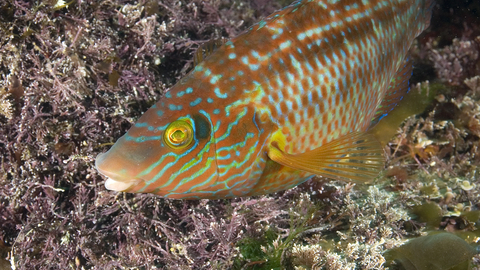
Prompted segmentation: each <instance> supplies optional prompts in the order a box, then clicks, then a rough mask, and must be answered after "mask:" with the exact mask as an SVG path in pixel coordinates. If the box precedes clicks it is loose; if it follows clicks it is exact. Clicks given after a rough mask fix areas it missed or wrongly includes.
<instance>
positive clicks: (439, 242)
mask: <svg viewBox="0 0 480 270" xmlns="http://www.w3.org/2000/svg"><path fill="white" fill-rule="evenodd" d="M387 254H388V255H389V256H390V257H391V258H390V259H395V260H398V261H400V263H401V264H402V266H403V267H404V268H405V269H406V270H464V269H471V266H470V265H471V262H470V261H471V258H472V257H473V256H474V255H475V254H477V251H476V250H475V248H473V247H472V246H470V245H469V244H468V243H467V242H465V240H463V239H462V238H461V237H458V236H456V235H454V234H452V233H447V232H440V233H433V234H430V235H426V236H421V237H418V238H415V239H413V240H411V241H408V242H407V243H406V244H404V245H402V246H400V247H397V248H394V249H392V250H389V251H388V252H387Z"/></svg>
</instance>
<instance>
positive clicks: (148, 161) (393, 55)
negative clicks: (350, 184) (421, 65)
mask: <svg viewBox="0 0 480 270" xmlns="http://www.w3.org/2000/svg"><path fill="white" fill-rule="evenodd" d="M432 5H433V2H432V0H385V1H379V0H304V1H298V2H295V3H293V4H291V5H290V6H288V7H286V8H284V9H283V10H281V11H278V12H276V13H273V14H272V15H270V16H268V17H267V18H265V19H264V20H262V21H260V22H259V23H257V24H256V25H254V26H252V27H250V28H249V29H248V30H247V31H246V32H245V33H243V34H241V35H239V36H238V37H236V38H233V39H231V40H230V41H228V42H226V43H225V44H224V45H223V46H221V47H220V48H218V49H217V50H216V51H215V52H214V53H212V54H211V55H209V56H208V57H207V58H206V59H205V60H204V61H203V62H201V63H199V64H198V65H197V66H195V68H194V69H193V70H192V71H191V72H190V73H189V74H188V75H186V76H185V77H184V78H182V79H181V80H180V81H179V82H178V83H177V84H176V85H175V86H173V87H172V88H171V89H170V91H168V92H167V93H166V94H165V96H164V97H163V98H162V99H161V100H160V101H159V102H158V103H157V104H155V105H154V106H153V107H152V108H151V109H149V110H148V111H147V112H146V113H145V114H144V115H143V116H142V117H141V118H140V119H139V120H138V122H137V123H136V124H135V125H134V126H133V127H132V128H131V129H130V130H129V131H128V133H127V134H126V135H124V136H123V137H121V138H120V139H119V140H118V141H117V143H116V144H115V145H114V146H113V147H112V148H111V149H110V150H109V151H108V152H107V153H105V154H101V155H99V157H98V158H97V161H96V166H97V168H98V170H99V171H100V172H101V173H102V174H104V175H106V176H108V177H109V179H108V180H107V183H106V186H107V188H109V189H113V190H118V191H126V192H149V193H155V194H159V195H162V196H165V197H169V198H177V199H199V198H211V199H214V198H232V197H238V196H251V195H260V194H266V193H271V192H276V191H280V190H284V189H288V188H291V187H294V186H296V185H298V184H300V183H302V182H304V181H306V180H308V179H309V178H311V177H312V176H313V175H314V174H313V173H312V172H317V171H316V169H312V170H310V171H306V170H303V169H299V168H304V167H305V168H306V167H309V166H310V165H308V164H309V163H308V162H309V160H310V159H312V160H313V159H315V157H316V155H315V153H327V154H328V155H330V154H331V153H337V152H338V151H340V152H341V151H345V149H344V150H338V149H341V145H342V144H345V145H349V143H352V145H354V144H356V143H357V142H359V141H365V140H364V139H362V138H363V137H361V136H362V135H357V132H359V134H363V132H365V131H366V130H367V129H368V128H369V126H370V125H371V124H372V119H374V118H375V117H377V119H379V118H380V117H381V116H382V115H383V114H385V113H382V114H381V115H380V116H376V113H377V112H378V109H379V107H380V104H381V103H382V100H383V99H384V97H385V95H386V94H387V95H388V93H387V92H389V91H397V90H398V91H399V93H400V94H396V95H397V96H399V97H400V98H401V94H402V93H403V92H402V91H401V89H397V88H395V87H392V80H393V79H394V78H395V76H397V75H396V74H397V72H399V70H402V69H403V67H408V66H410V67H411V63H408V61H407V60H406V59H407V53H408V49H409V48H410V46H411V44H412V42H413V40H414V38H415V37H416V36H417V35H418V34H420V33H421V32H422V31H423V30H424V29H425V28H426V27H428V24H429V20H430V16H431V9H432ZM403 70H404V71H403V73H402V74H404V75H402V76H400V75H399V76H400V80H404V81H405V82H406V81H407V80H408V77H409V75H410V74H406V73H408V72H406V71H405V70H408V71H409V72H411V69H409V68H407V69H403ZM405 74H406V75H405ZM393 84H394V85H397V84H398V85H401V84H399V83H398V82H396V83H393ZM403 85H407V84H405V83H404V84H403ZM389 86H390V87H389ZM392 88H395V89H392ZM389 89H390V90H389ZM392 104H393V106H390V105H392ZM394 105H395V104H394V103H389V104H387V105H386V107H391V108H393V107H394ZM171 123H178V124H179V125H180V127H181V128H185V130H189V129H190V128H191V142H189V144H188V145H187V146H179V148H178V149H177V148H175V147H177V146H173V148H172V147H169V145H167V143H166V141H165V140H170V139H171V140H173V141H174V143H175V142H176V140H178V141H181V140H183V139H185V138H187V137H188V136H189V135H188V134H187V133H188V132H186V133H185V132H183V131H178V130H177V129H172V132H171V133H172V134H174V135H172V137H171V138H170V137H168V136H169V135H165V134H166V133H168V132H170V130H168V128H169V126H170V124H171ZM185 123H186V124H185ZM175 132H177V133H175ZM165 136H167V139H166V137H165ZM175 136H176V137H175ZM348 136H350V137H348ZM347 137H348V138H350V139H349V140H347V139H345V140H343V138H347ZM189 138H190V137H189ZM352 140H353V141H352ZM332 142H339V143H338V144H337V145H336V146H331V145H332V144H331V143H332ZM329 143H330V144H329ZM323 146H325V147H326V146H328V147H329V148H328V149H327V150H322V147H323ZM181 147H184V148H181ZM277 148H278V151H279V152H278V151H277V150H275V149H277ZM359 148H368V147H356V148H355V147H354V146H352V148H351V149H353V150H352V151H354V152H355V151H356V149H357V150H358V149H359ZM318 149H320V150H321V151H320V150H318ZM332 149H333V150H332ZM335 149H337V150H335ZM275 151H277V152H275ZM315 151H317V152H315ZM318 151H320V152H318ZM322 151H323V152H322ZM335 151H337V152H335ZM340 152H339V153H340ZM274 153H280V154H279V155H276V154H274ZM303 154H304V155H303ZM296 155H297V156H296ZM302 155H303V156H302ZM325 155H326V154H325ZM362 155H366V154H365V153H363V154H362V153H360V154H359V156H362ZM337 156H339V157H341V156H346V154H339V155H337ZM302 157H303V158H302ZM296 158H299V159H300V161H302V162H303V161H305V162H304V163H305V164H306V165H305V166H304V167H300V165H298V166H296V164H295V162H290V161H289V160H296ZM321 158H322V157H319V159H321ZM331 159H332V160H339V159H340V158H331ZM289 162H290V163H289ZM312 162H313V161H312ZM315 162H317V163H316V164H319V163H318V160H317V161H315ZM332 162H334V161H332ZM355 162H356V161H355ZM355 162H354V163H355ZM347 163H348V162H347ZM347 163H345V164H347ZM350 163H352V162H350ZM350 163H348V164H350ZM368 163H371V162H370V161H367V162H365V164H367V165H366V166H367V167H368ZM329 164H330V163H329ZM290 165H291V166H290ZM332 166H333V165H332ZM342 166H343V165H342ZM342 166H339V168H344V167H345V166H346V167H345V173H346V174H347V173H349V171H348V170H350V167H348V166H354V165H351V164H350V165H345V166H344V167H342ZM327 167H328V166H327ZM360 169H361V168H360ZM341 170H342V169H329V168H326V169H325V170H324V171H325V176H327V177H329V176H330V175H332V177H333V178H335V174H337V175H338V174H339V173H338V172H337V171H341ZM331 171H335V172H333V173H331V174H329V172H331ZM340 174H341V172H340ZM336 178H339V179H342V177H340V176H339V177H336ZM347 178H348V177H347Z"/></svg>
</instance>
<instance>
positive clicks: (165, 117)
mask: <svg viewBox="0 0 480 270" xmlns="http://www.w3.org/2000/svg"><path fill="white" fill-rule="evenodd" d="M173 92H176V91H173ZM166 96H167V97H171V96H172V93H167V95H166ZM191 98H193V100H196V98H195V97H191ZM187 102H188V100H187ZM175 103H176V104H184V103H185V100H181V99H180V98H177V99H170V100H169V99H168V98H167V100H161V101H159V102H158V103H157V104H155V105H154V106H153V107H152V108H150V109H149V110H147V112H145V114H144V115H142V117H140V119H139V120H138V122H137V123H135V124H134V125H133V126H132V127H131V129H130V130H129V131H128V132H127V133H126V134H125V135H123V136H122V137H121V138H120V139H119V140H118V141H117V142H116V143H115V144H114V145H113V146H112V148H111V149H110V150H108V151H107V152H106V153H102V154H100V155H98V157H97V159H96V161H95V166H96V168H97V170H98V171H99V172H100V173H101V174H103V175H105V176H106V177H108V179H107V180H106V182H105V187H106V188H107V189H109V190H114V191H123V192H133V193H137V192H139V193H154V194H157V195H161V196H164V197H168V198H176V199H198V198H204V197H208V194H210V193H209V192H210V189H209V183H212V182H213V183H214V182H216V180H217V178H218V171H217V164H216V155H215V139H214V136H213V126H212V122H211V120H210V116H209V114H208V113H206V112H205V110H203V109H202V107H199V108H195V109H191V108H185V107H186V106H182V105H172V104H175Z"/></svg>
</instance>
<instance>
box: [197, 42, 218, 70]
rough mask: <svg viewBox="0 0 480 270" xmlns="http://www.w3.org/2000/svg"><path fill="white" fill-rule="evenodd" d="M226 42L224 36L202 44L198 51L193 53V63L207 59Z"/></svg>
mask: <svg viewBox="0 0 480 270" xmlns="http://www.w3.org/2000/svg"><path fill="white" fill-rule="evenodd" d="M224 43H225V42H224V41H223V39H222V38H220V39H212V40H210V41H207V42H205V43H203V44H202V45H200V47H198V49H197V51H196V52H195V54H194V55H193V64H194V66H196V65H198V64H199V63H201V62H202V61H203V60H205V59H206V58H207V57H208V56H209V55H211V54H212V53H213V52H214V51H216V50H217V49H218V48H220V47H221V46H222V45H223V44H224Z"/></svg>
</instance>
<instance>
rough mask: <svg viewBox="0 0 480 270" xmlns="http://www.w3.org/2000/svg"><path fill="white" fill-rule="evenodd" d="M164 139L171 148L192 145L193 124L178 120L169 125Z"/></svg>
mask: <svg viewBox="0 0 480 270" xmlns="http://www.w3.org/2000/svg"><path fill="white" fill-rule="evenodd" d="M163 140H164V141H165V144H167V145H168V146H169V147H170V148H173V149H182V148H185V147H187V146H188V145H190V143H191V142H192V140H193V128H192V126H191V125H190V124H189V123H187V122H185V121H182V120H177V121H174V122H172V123H171V124H170V125H168V127H167V129H166V130H165V133H164V134H163Z"/></svg>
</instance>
